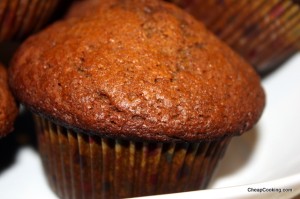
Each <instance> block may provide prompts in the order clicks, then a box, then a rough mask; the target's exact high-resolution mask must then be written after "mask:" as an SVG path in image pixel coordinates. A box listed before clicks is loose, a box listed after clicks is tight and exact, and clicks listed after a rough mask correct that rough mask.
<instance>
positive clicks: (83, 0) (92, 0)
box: [65, 0, 109, 18]
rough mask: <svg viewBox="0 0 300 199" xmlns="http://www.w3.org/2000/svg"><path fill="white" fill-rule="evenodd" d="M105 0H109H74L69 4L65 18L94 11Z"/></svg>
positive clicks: (81, 15) (80, 15)
mask: <svg viewBox="0 0 300 199" xmlns="http://www.w3.org/2000/svg"><path fill="white" fill-rule="evenodd" d="M105 1H109V0H76V1H74V2H73V3H72V4H71V6H70V8H69V10H68V11H67V13H66V15H65V18H68V17H83V16H84V15H86V14H90V13H91V12H94V11H96V10H97V7H99V5H100V4H101V3H105Z"/></svg>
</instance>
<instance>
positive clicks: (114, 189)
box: [10, 0, 265, 198]
mask: <svg viewBox="0 0 300 199" xmlns="http://www.w3.org/2000/svg"><path fill="white" fill-rule="evenodd" d="M10 75H11V79H10V83H11V87H12V88H13V90H14V93H15V95H16V96H17V98H18V99H19V100H20V101H21V102H22V103H23V104H24V105H25V106H26V107H27V108H28V109H30V110H31V111H32V112H34V113H35V114H36V125H37V129H38V137H39V145H40V152H41V157H42V159H43V163H44V166H45V169H46V172H47V174H48V179H49V182H50V184H51V187H52V188H53V190H54V191H55V192H56V193H57V194H58V196H59V197H61V198H124V197H134V196H141V195H154V194H161V193H172V192H181V191H189V190H197V189H199V188H205V187H206V185H207V183H208V181H209V179H210V177H211V175H212V173H213V171H214V168H215V166H216V164H217V162H218V161H219V159H220V158H221V157H222V154H223V153H224V151H225V148H226V145H227V144H228V142H229V141H230V138H231V137H232V136H234V135H240V134H242V133H244V132H245V131H247V130H249V129H250V128H251V127H252V126H253V125H254V124H255V123H256V122H257V120H258V119H259V117H260V115H261V113H262V110H263V107H264V103H265V98H264V92H263V90H262V88H261V86H260V80H259V77H258V76H257V74H256V73H255V71H254V70H253V69H252V68H251V66H249V65H248V64H247V63H245V62H244V60H242V59H241V58H240V57H238V56H237V55H236V54H234V53H233V52H232V50H230V49H229V48H228V47H227V46H226V45H224V44H223V43H222V42H220V41H219V40H218V39H216V38H215V37H214V36H213V35H212V34H211V33H210V32H208V31H207V30H206V29H205V28H204V26H203V25H202V24H200V23H199V22H197V21H196V20H195V19H194V18H192V17H191V16H190V15H188V14H186V13H185V12H184V11H182V10H181V9H179V8H176V7H175V6H173V5H171V4H168V3H165V2H162V1H154V0H148V1H147V0H145V1H139V0H134V1H132V0H131V1H130V0H125V1H124V0H123V1H114V2H107V3H105V4H103V5H101V6H100V7H99V10H98V11H97V12H96V13H94V14H92V15H86V16H85V17H83V18H70V19H67V20H65V21H61V22H57V23H55V24H54V25H52V26H51V27H49V28H47V29H46V30H44V31H42V32H41V33H39V34H37V35H35V36H32V37H31V38H29V39H28V40H27V41H26V42H25V43H24V44H23V45H22V46H21V48H20V49H19V50H18V52H17V53H16V55H15V57H14V59H13V62H12V64H11V68H10Z"/></svg>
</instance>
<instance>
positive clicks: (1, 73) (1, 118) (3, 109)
mask: <svg viewBox="0 0 300 199" xmlns="http://www.w3.org/2000/svg"><path fill="white" fill-rule="evenodd" d="M7 81H8V80H7V72H6V70H5V68H4V67H3V66H2V65H1V64H0V137H3V136H5V135H6V134H7V133H9V132H10V131H11V130H12V129H13V124H14V120H15V118H16V116H17V113H18V110H17V107H16V104H15V101H14V99H13V97H12V95H11V93H10V92H9V89H8V82H7Z"/></svg>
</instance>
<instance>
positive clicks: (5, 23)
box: [0, 0, 59, 42]
mask: <svg viewBox="0 0 300 199" xmlns="http://www.w3.org/2000/svg"><path fill="white" fill-rule="evenodd" d="M58 2H59V0H2V1H0V42H1V41H7V40H12V39H20V38H23V37H24V36H28V34H30V33H33V32H36V31H38V30H39V29H40V28H41V27H42V26H43V25H44V24H45V23H46V22H47V21H48V20H49V18H50V16H51V14H52V13H53V12H54V10H55V8H56V7H57V5H58Z"/></svg>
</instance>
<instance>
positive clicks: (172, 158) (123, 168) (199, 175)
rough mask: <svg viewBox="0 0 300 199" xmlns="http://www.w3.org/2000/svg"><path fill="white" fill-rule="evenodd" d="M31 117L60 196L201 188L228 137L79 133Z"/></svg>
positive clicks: (87, 198)
mask: <svg viewBox="0 0 300 199" xmlns="http://www.w3.org/2000/svg"><path fill="white" fill-rule="evenodd" d="M35 120H36V128H37V134H38V141H39V150H40V154H41V158H42V162H43V165H44V169H45V172H46V175H47V178H48V181H49V184H50V186H51V188H52V189H53V191H54V192H55V193H56V194H57V195H58V196H59V197H60V198H62V199H68V198H69V199H71V198H72V199H96V198H97V199H98V198H125V197H136V196H146V195H156V194H164V193H174V192H183V191H191V190H198V189H203V188H205V187H206V186H207V184H208V182H209V180H210V178H211V176H212V174H213V171H214V169H215V167H216V165H217V163H218V161H219V160H220V158H221V157H222V156H223V154H224V151H225V150H226V146H227V145H228V143H229V141H230V138H229V137H228V138H223V139H220V140H218V141H211V142H200V143H157V142H135V141H130V140H120V139H112V138H102V137H100V136H97V135H92V134H90V135H89V134H87V133H77V132H75V131H72V130H69V129H66V128H64V127H61V126H57V125H55V124H53V123H51V122H49V121H48V120H45V119H42V118H40V117H38V116H36V117H35Z"/></svg>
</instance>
